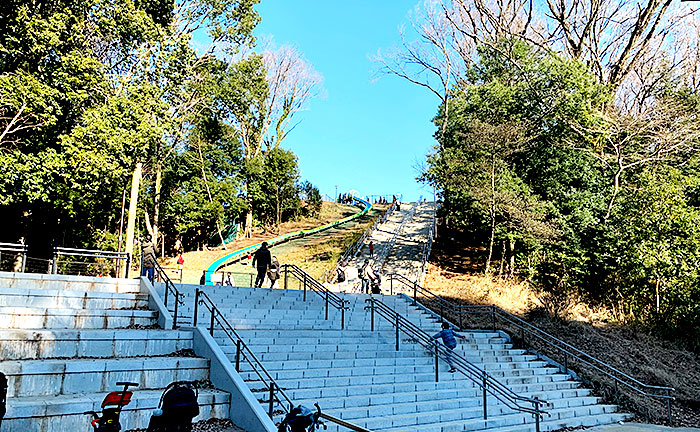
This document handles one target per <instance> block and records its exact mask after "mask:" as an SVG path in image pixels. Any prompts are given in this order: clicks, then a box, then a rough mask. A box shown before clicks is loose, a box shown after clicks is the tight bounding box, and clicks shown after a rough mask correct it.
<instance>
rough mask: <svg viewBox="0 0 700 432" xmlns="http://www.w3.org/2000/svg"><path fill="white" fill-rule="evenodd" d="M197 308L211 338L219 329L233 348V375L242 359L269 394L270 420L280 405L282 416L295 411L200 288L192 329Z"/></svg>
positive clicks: (341, 422)
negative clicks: (205, 313) (206, 319)
mask: <svg viewBox="0 0 700 432" xmlns="http://www.w3.org/2000/svg"><path fill="white" fill-rule="evenodd" d="M200 305H201V306H203V307H205V308H206V309H207V311H208V312H209V327H208V330H209V334H210V335H211V336H212V337H213V336H214V330H216V329H217V328H218V329H220V330H221V331H223V333H224V335H225V336H226V337H227V338H228V339H229V340H230V341H231V342H232V343H233V345H234V346H235V347H236V356H235V361H234V365H235V368H236V372H240V371H241V359H242V360H244V361H246V362H248V364H249V365H250V367H251V368H252V369H253V372H254V373H255V375H257V377H258V379H259V380H260V382H261V383H262V384H263V385H264V386H265V388H264V389H263V391H265V392H267V393H268V400H267V404H268V409H267V415H268V416H269V417H270V418H271V419H272V417H273V416H274V414H275V410H274V409H275V403H277V404H278V405H279V407H280V408H281V409H282V411H283V412H286V413H289V412H290V411H291V410H292V409H293V408H294V402H293V401H292V399H291V398H290V397H289V396H288V395H287V393H285V391H284V389H283V388H282V387H281V386H280V385H279V384H277V382H276V381H275V379H274V378H272V375H270V373H269V372H268V371H267V370H266V369H265V367H264V366H263V364H262V362H260V360H258V358H257V357H256V356H255V354H254V353H253V351H252V350H251V349H250V348H249V347H248V345H246V343H245V341H244V340H243V338H241V336H240V335H239V334H238V332H236V329H235V328H234V327H233V326H232V325H231V323H229V322H228V320H227V319H226V317H224V315H223V314H222V313H221V311H220V310H219V309H218V308H217V307H216V304H215V303H214V301H213V300H212V299H211V298H210V297H209V296H208V295H207V293H205V292H204V291H202V290H200V289H199V288H197V289H196V290H195V296H194V315H193V326H195V327H196V326H197V318H198V316H199V306H200ZM263 402H265V401H263ZM319 409H320V408H319ZM321 417H322V418H324V419H326V420H328V421H330V422H332V423H335V424H337V425H339V426H342V427H345V428H347V429H350V430H353V431H355V432H371V431H370V430H369V429H365V428H363V427H360V426H357V425H354V424H352V423H349V422H347V421H345V420H341V419H339V418H336V417H333V416H331V415H328V414H325V413H321Z"/></svg>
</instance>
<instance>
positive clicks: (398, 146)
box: [256, 0, 438, 201]
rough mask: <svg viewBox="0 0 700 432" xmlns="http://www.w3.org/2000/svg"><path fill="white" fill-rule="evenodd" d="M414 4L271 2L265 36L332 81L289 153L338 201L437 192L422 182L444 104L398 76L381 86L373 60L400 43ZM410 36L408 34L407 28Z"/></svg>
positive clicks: (303, 116)
mask: <svg viewBox="0 0 700 432" xmlns="http://www.w3.org/2000/svg"><path fill="white" fill-rule="evenodd" d="M415 4H416V2H415V1H414V0H410V1H401V0H390V1H386V0H384V1H382V0H353V1H348V2H340V1H332V0H325V1H320V0H304V1H290V0H262V1H261V4H260V5H258V6H257V7H256V9H257V10H258V12H259V13H260V15H261V17H262V21H261V22H260V24H258V27H257V29H256V35H258V36H268V37H269V36H271V37H272V38H273V39H274V42H275V44H276V45H277V46H279V45H282V44H291V45H294V46H296V47H297V48H298V49H299V50H300V51H301V52H303V53H304V55H305V57H306V58H307V60H308V61H309V62H310V63H311V64H313V66H314V68H315V69H316V70H317V71H318V72H319V73H320V74H322V75H323V77H324V84H323V86H324V89H325V93H326V95H325V97H323V98H321V99H315V100H313V101H312V102H311V105H310V107H309V109H308V110H306V111H303V112H300V113H298V114H297V117H296V119H295V121H299V120H301V123H299V125H297V126H296V128H295V129H294V130H293V131H292V132H291V133H290V134H289V135H288V136H287V138H286V139H285V141H283V143H282V146H283V147H284V148H287V149H291V150H292V151H294V152H295V153H296V154H297V155H298V156H299V165H300V168H301V175H302V178H304V179H306V180H309V181H311V182H312V183H313V184H315V185H316V186H318V187H319V189H320V190H321V193H325V194H328V195H331V196H333V195H334V193H335V186H336V185H337V186H338V190H339V192H340V191H347V190H350V189H356V190H358V191H359V192H360V193H361V194H362V195H371V194H391V193H395V192H396V193H403V194H404V201H409V200H413V199H416V198H418V196H419V195H424V196H427V197H429V199H431V198H432V188H428V187H427V186H424V185H421V184H419V183H417V182H416V181H415V177H416V175H417V169H416V165H417V164H418V163H421V162H422V161H424V160H425V155H426V154H427V152H428V151H429V149H430V147H431V146H432V145H433V142H434V139H433V137H432V135H433V132H434V130H435V128H434V126H433V124H432V123H431V119H432V118H433V117H434V115H435V113H436V112H437V106H438V99H437V97H435V96H434V95H432V94H430V93H429V92H428V91H427V90H425V89H423V88H419V87H417V86H415V85H412V84H410V83H408V82H406V81H404V80H402V79H400V78H398V77H394V76H382V77H381V78H380V79H379V80H376V79H375V78H376V77H375V75H374V70H375V69H376V67H377V66H376V64H374V63H373V62H372V61H371V60H370V58H369V57H370V56H371V55H373V54H376V52H377V50H379V49H386V48H389V47H391V46H395V45H397V44H398V43H399V31H398V28H399V26H400V25H401V24H408V23H407V16H408V12H409V11H410V10H411V9H413V7H414V6H415ZM407 27H408V25H407Z"/></svg>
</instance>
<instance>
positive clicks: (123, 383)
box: [117, 381, 139, 387]
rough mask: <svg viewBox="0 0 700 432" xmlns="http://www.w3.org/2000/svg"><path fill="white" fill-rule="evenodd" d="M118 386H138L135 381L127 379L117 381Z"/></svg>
mask: <svg viewBox="0 0 700 432" xmlns="http://www.w3.org/2000/svg"><path fill="white" fill-rule="evenodd" d="M117 385H118V386H126V387H138V386H139V383H135V382H129V381H119V382H117Z"/></svg>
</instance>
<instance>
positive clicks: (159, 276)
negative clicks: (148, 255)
mask: <svg viewBox="0 0 700 432" xmlns="http://www.w3.org/2000/svg"><path fill="white" fill-rule="evenodd" d="M155 270H156V280H158V281H161V282H163V283H164V284H165V289H164V293H163V303H165V307H166V308H167V307H168V301H169V299H170V296H169V295H168V294H169V293H172V296H173V297H174V298H175V303H174V305H173V330H174V329H176V328H177V315H178V314H177V312H178V306H179V305H183V306H184V304H185V302H184V301H183V300H182V298H184V297H185V294H182V293H180V291H179V290H178V289H177V287H176V286H175V284H174V283H173V281H172V280H170V277H169V276H168V273H167V272H166V271H165V270H164V269H163V267H161V265H160V264H158V261H155Z"/></svg>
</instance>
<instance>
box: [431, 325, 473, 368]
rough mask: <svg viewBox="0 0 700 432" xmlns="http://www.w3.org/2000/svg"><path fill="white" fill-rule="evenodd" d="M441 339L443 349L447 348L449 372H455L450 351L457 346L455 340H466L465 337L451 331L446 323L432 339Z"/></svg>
mask: <svg viewBox="0 0 700 432" xmlns="http://www.w3.org/2000/svg"><path fill="white" fill-rule="evenodd" d="M438 338H442V343H444V344H445V347H446V348H447V358H446V360H447V364H449V365H450V372H455V371H457V369H455V367H454V365H453V364H452V350H453V349H455V347H456V346H457V339H455V338H460V339H466V338H467V337H466V336H462V335H461V334H459V333H457V332H456V331H454V330H452V329H451V328H450V325H449V324H448V323H446V322H444V323H442V331H440V332H438V333H436V334H434V335H433V339H438Z"/></svg>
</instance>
